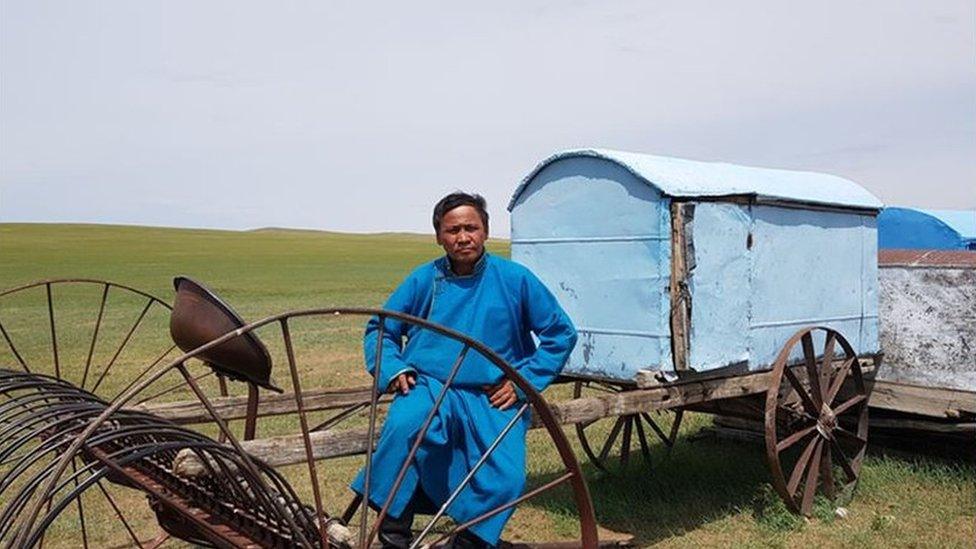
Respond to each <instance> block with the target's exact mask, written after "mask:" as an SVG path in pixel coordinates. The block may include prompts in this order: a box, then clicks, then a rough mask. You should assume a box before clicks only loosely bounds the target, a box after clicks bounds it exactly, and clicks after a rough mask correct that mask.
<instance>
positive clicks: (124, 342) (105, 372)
mask: <svg viewBox="0 0 976 549" xmlns="http://www.w3.org/2000/svg"><path fill="white" fill-rule="evenodd" d="M155 302H156V300H155V299H153V298H149V300H148V301H147V302H146V306H145V307H143V308H142V312H141V313H139V318H137V319H136V322H135V324H133V325H132V328H129V333H127V334H125V339H123V340H122V344H121V345H119V348H118V349H116V351H115V354H114V355H112V360H110V361H109V362H108V365H107V366H105V369H104V370H102V375H100V376H99V377H98V381H96V382H95V385H94V386H92V388H91V392H93V393H94V392H95V391H97V390H98V386H99V385H101V384H102V381H103V380H104V379H105V376H106V375H108V372H109V370H111V369H112V366H114V365H115V361H116V360H117V359H118V358H119V355H120V354H122V350H123V349H125V346H126V345H128V344H129V340H130V339H132V334H133V333H135V331H136V328H138V327H139V324H141V323H142V319H143V318H145V317H146V313H147V312H149V308H150V307H152V306H153V303H155Z"/></svg>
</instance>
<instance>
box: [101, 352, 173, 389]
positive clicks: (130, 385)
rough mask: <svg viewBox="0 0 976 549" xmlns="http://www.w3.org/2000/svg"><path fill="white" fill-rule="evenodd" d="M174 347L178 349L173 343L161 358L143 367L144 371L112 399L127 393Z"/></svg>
mask: <svg viewBox="0 0 976 549" xmlns="http://www.w3.org/2000/svg"><path fill="white" fill-rule="evenodd" d="M174 349H176V344H173V345H171V346H170V348H169V349H166V351H165V352H164V353H163V354H161V355H159V358H157V359H156V360H154V361H152V363H151V364H150V365H149V366H146V367H145V369H143V370H142V372H140V373H139V375H137V376H136V377H135V378H133V379H132V381H130V382H129V384H128V385H126V386H125V388H123V389H122V390H121V391H119V392H118V393H116V394H115V396H113V397H112V398H111V399H110V400H115V399H117V398H119V397H120V396H122V394H123V393H125V392H126V391H128V390H129V389H131V388H132V386H133V385H135V384H136V383H139V380H140V379H142V378H143V376H145V375H146V374H148V373H149V371H150V370H152V369H153V367H154V366H156V365H157V364H159V363H160V362H161V361H162V360H163V359H164V358H166V355H168V354H170V353H172V352H173V350H174ZM150 400H151V399H150Z"/></svg>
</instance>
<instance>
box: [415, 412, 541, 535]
mask: <svg viewBox="0 0 976 549" xmlns="http://www.w3.org/2000/svg"><path fill="white" fill-rule="evenodd" d="M528 407H529V403H528V402H526V403H525V404H523V405H522V406H521V407H520V408H519V409H518V412H516V413H515V415H514V416H513V417H512V419H511V420H510V421H509V422H508V424H507V425H505V428H504V429H502V432H501V433H499V435H498V436H497V437H495V440H493V441H492V443H491V445H490V446H489V447H488V449H487V450H485V453H484V454H482V456H481V458H479V459H478V462H477V463H475V464H474V467H472V468H471V470H470V471H469V472H468V474H467V475H466V476H465V477H464V480H462V481H461V483H460V484H458V487H457V488H455V489H454V491H453V492H451V495H450V497H448V498H447V501H445V502H444V504H443V505H441V507H440V509H438V510H437V513H436V514H435V515H434V516H433V517H432V518H431V519H430V522H428V523H427V526H426V527H424V529H423V531H421V532H420V534H419V535H418V536H417V538H416V539H415V540H414V542H413V544H412V545H411V546H410V549H414V548H415V547H417V546H418V544H419V543H420V542H421V541H423V539H424V538H425V537H427V534H428V533H429V532H430V530H431V528H433V527H434V523H436V522H437V520H438V519H440V518H441V517H442V516H444V513H446V512H447V508H448V507H450V506H451V504H452V503H454V500H456V499H457V498H458V496H459V495H461V491H462V490H464V489H465V488H466V487H467V486H468V483H470V482H471V479H473V478H474V475H475V474H476V473H477V472H478V470H479V469H481V466H482V465H484V464H485V462H487V461H488V458H489V457H490V456H491V454H492V453H493V452H494V451H495V448H498V445H499V444H501V442H502V439H504V438H505V436H506V435H508V433H509V432H510V431H511V430H512V427H515V425H516V424H517V423H518V422H519V420H521V419H522V414H524V413H525V410H526V409H528Z"/></svg>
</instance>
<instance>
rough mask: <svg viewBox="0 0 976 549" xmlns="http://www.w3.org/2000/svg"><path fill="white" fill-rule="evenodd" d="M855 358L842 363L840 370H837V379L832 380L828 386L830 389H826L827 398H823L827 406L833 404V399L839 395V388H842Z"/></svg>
mask: <svg viewBox="0 0 976 549" xmlns="http://www.w3.org/2000/svg"><path fill="white" fill-rule="evenodd" d="M856 360H857V357H851V358H849V359H847V360H845V361H844V364H842V365H841V367H840V369H839V370H837V377H835V378H834V380H833V382H832V383H831V384H830V388H829V389H827V396H826V397H824V402H826V403H827V405H828V406H829V405H831V404H833V403H834V399H836V398H837V394H838V393H840V388H841V387H843V386H844V381H845V380H846V379H847V374H849V373H850V372H851V367H852V366H854V362H855V361H856Z"/></svg>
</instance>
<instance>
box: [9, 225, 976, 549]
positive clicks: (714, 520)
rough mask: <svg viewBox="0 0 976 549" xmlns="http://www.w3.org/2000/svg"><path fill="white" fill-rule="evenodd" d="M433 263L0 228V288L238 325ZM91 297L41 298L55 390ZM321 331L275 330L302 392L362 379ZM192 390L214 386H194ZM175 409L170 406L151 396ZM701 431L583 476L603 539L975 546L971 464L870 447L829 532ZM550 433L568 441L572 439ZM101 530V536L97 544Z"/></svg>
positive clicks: (558, 528)
mask: <svg viewBox="0 0 976 549" xmlns="http://www.w3.org/2000/svg"><path fill="white" fill-rule="evenodd" d="M489 248H490V249H491V251H493V252H494V253H498V254H501V255H507V253H508V246H507V243H505V242H493V243H490V245H489ZM438 251H439V250H438V248H437V247H436V245H435V244H434V243H433V239H432V238H430V237H426V236H418V235H403V234H383V235H346V234H334V233H324V232H311V231H286V230H261V231H250V232H229V231H205V230H177V229H157V228H143V227H117V226H96V225H30V224H0V288H8V287H12V286H16V285H20V284H24V283H27V282H30V281H34V280H38V279H46V278H60V277H89V278H98V279H108V280H112V281H115V282H118V283H122V284H126V285H129V286H132V287H135V288H139V289H142V290H145V291H147V292H150V293H152V294H155V295H158V296H159V297H161V298H162V299H164V300H169V299H171V297H172V278H173V276H175V275H181V274H182V275H188V276H191V277H193V278H195V279H197V280H200V281H202V282H204V283H206V284H207V285H208V286H210V287H211V288H213V289H214V290H215V291H217V292H218V293H219V294H220V295H221V296H222V297H223V298H225V299H226V300H227V301H228V302H229V303H231V304H232V305H233V306H234V307H235V308H236V309H237V311H238V312H239V313H240V314H241V315H242V316H243V317H244V318H246V319H249V320H256V319H258V318H262V317H264V316H267V315H271V314H274V313H279V312H283V311H287V310H291V309H299V308H313V307H325V306H380V305H381V304H382V302H383V300H384V298H385V297H386V295H387V294H388V293H389V292H390V291H391V290H392V289H393V288H394V287H395V285H396V284H397V283H398V282H399V280H401V279H402V278H403V277H404V276H405V275H406V274H407V273H408V272H409V270H410V269H411V268H413V267H414V266H415V265H417V264H418V263H420V262H422V261H424V260H426V259H428V258H431V257H434V256H435V255H436V254H437V253H438ZM93 290H94V291H93ZM100 291H101V290H100V287H85V286H84V285H82V286H79V287H70V288H65V289H62V288H60V287H58V288H57V289H56V290H55V292H54V293H53V296H52V299H53V300H54V303H55V309H56V311H57V324H58V333H57V339H58V341H59V346H60V348H59V361H60V363H61V364H62V365H64V371H65V373H64V375H65V377H67V378H68V379H72V380H73V381H74V382H75V383H76V384H80V382H81V380H82V377H84V374H83V373H82V368H81V367H80V366H81V365H83V364H84V363H85V362H86V358H87V353H88V351H89V349H88V341H89V338H90V333H91V326H92V325H93V322H94V318H95V314H96V312H97V310H98V308H99V295H100ZM45 300H46V296H45V295H44V289H43V287H41V288H38V289H36V290H31V291H30V292H24V293H23V295H18V296H13V297H10V296H8V298H0V321H2V322H4V324H5V326H7V329H8V331H9V332H10V335H11V337H12V338H14V340H15V341H17V342H18V350H19V351H20V352H21V354H22V357H23V358H24V359H25V360H26V361H28V362H29V363H30V364H32V365H38V368H51V367H52V363H53V359H52V358H51V356H50V355H51V350H50V347H51V346H50V335H49V331H48V316H47V314H48V313H47V309H46V306H45ZM144 304H145V300H144V299H141V298H134V297H132V296H127V295H125V294H124V292H118V293H116V292H114V291H113V293H112V295H111V297H110V299H109V301H108V306H107V307H106V310H105V319H106V320H105V326H106V327H105V328H104V331H103V335H102V336H101V337H102V338H103V339H104V345H103V344H101V341H100V344H99V345H98V346H97V348H95V349H94V350H93V352H92V354H93V359H92V360H91V361H90V362H91V363H92V364H95V365H96V366H95V367H93V369H92V371H91V372H90V374H89V376H90V377H88V378H87V385H86V386H87V387H91V386H92V383H93V378H97V377H98V375H99V374H100V373H101V372H102V371H104V370H103V369H102V370H100V368H102V366H101V365H105V364H108V363H111V362H112V355H113V354H114V349H115V348H116V346H117V345H116V344H117V342H118V341H121V340H122V339H124V337H125V332H126V329H127V328H128V327H129V326H131V324H132V322H133V319H135V318H137V317H138V314H139V312H140V310H141V309H142V307H143V306H144ZM166 313H167V311H166V310H165V308H163V307H160V306H152V307H151V308H150V309H149V313H148V314H147V315H146V317H145V319H144V320H143V321H142V322H141V324H140V327H139V330H138V333H137V337H134V338H133V340H132V343H131V345H129V346H128V347H127V348H126V349H125V351H124V353H122V354H121V355H120V356H119V357H118V360H117V361H116V363H115V364H117V365H116V366H115V367H114V368H113V369H112V370H111V375H105V376H104V379H102V383H101V385H100V387H99V389H98V391H96V392H99V394H106V395H108V396H111V395H112V394H114V393H115V392H117V391H118V390H119V389H121V388H122V387H124V386H125V384H126V383H127V380H129V379H131V377H132V376H133V375H134V372H136V371H138V370H139V369H140V368H141V367H142V366H144V365H146V364H148V363H149V362H150V361H151V360H152V359H153V358H155V357H156V356H158V353H159V349H164V350H165V348H166V345H167V344H168V341H167V338H168V331H167V328H166V322H167V314H166ZM326 320H329V321H328V322H325V321H323V322H318V321H308V322H296V323H295V325H294V326H293V335H294V337H295V341H296V347H297V351H298V364H299V369H300V372H301V375H302V379H303V384H304V386H303V388H304V389H312V388H317V387H343V386H358V385H363V384H365V383H367V381H368V377H367V376H366V374H365V373H364V372H363V371H362V367H361V366H360V364H361V358H360V357H361V351H360V342H359V338H360V334H361V325H362V319H359V318H349V319H346V318H339V319H326ZM276 329H277V328H276V327H275V326H270V327H269V328H268V329H266V330H263V331H262V332H261V336H262V338H263V339H264V340H265V341H266V343H267V344H268V346H269V348H270V349H271V352H272V355H273V357H274V360H275V364H276V371H275V372H274V378H275V380H276V381H277V382H278V383H279V384H282V385H285V384H286V382H287V379H288V374H287V373H286V369H285V368H284V367H283V366H282V365H284V364H287V362H286V361H285V359H284V356H283V350H282V346H281V344H280V333H278V332H277V331H276ZM150 357H151V358H150ZM0 365H2V366H4V367H13V366H16V358H15V357H14V356H13V355H12V354H11V353H10V352H9V350H8V349H6V348H4V346H3V345H2V341H0ZM72 376H74V377H72ZM164 381H165V380H164ZM170 381H175V380H170ZM208 390H215V387H214V385H213V384H212V383H211V384H210V385H208ZM547 396H548V397H550V398H552V399H563V398H568V396H569V394H568V387H565V386H560V387H555V388H553V389H551V390H550V391H549V393H547ZM185 397H186V395H185V394H181V393H180V392H173V393H171V394H169V395H167V396H166V397H165V398H169V399H180V398H185ZM313 419H315V418H313ZM354 421H359V422H361V421H362V418H358V419H356V420H354ZM709 423H710V420H709V418H708V417H707V416H694V415H693V416H692V417H691V419H690V420H686V422H685V424H684V427H683V429H682V433H681V438H680V439H679V441H678V444H677V445H676V447H675V449H674V450H673V451H672V452H670V453H668V452H666V451H665V449H664V447H663V446H662V445H660V444H654V445H653V448H652V452H651V453H652V460H651V463H650V464H649V465H645V464H643V463H642V462H641V460H640V459H635V460H634V461H635V462H636V466H632V467H631V468H629V469H627V470H625V471H619V472H617V474H612V475H607V474H603V473H600V472H599V471H598V470H597V469H595V468H593V467H592V466H590V465H588V464H584V470H585V471H586V473H587V477H588V483H589V487H590V491H591V494H592V496H593V500H594V504H595V506H596V511H597V516H598V520H599V522H600V524H601V526H602V528H603V534H604V535H605V536H616V535H627V536H633V540H634V543H635V544H636V545H638V546H662V547H698V546H745V547H752V546H755V547H787V546H820V547H877V546H885V547H892V546H894V547H972V546H973V543H974V540H976V467H974V466H973V464H972V461H969V462H966V463H962V462H958V461H956V462H952V461H944V460H939V459H934V458H925V457H907V458H906V457H904V455H899V456H897V457H896V456H892V455H886V454H885V453H883V452H880V451H872V452H871V453H870V454H869V456H868V458H867V459H866V461H865V464H864V467H863V469H862V480H861V483H860V486H859V488H858V490H857V492H856V495H855V498H854V500H853V501H852V502H850V503H849V504H848V505H847V509H848V511H849V513H848V516H847V518H844V519H839V518H835V515H834V507H833V506H832V505H830V503H829V502H826V501H820V502H818V504H817V507H816V514H815V517H814V518H812V519H801V518H797V517H794V516H792V515H790V514H789V513H788V512H786V511H785V509H784V507H783V505H782V504H781V503H780V502H779V501H778V499H777V498H776V497H775V496H774V495H773V493H772V491H771V489H770V488H769V487H768V482H767V481H768V473H767V472H766V468H765V463H764V459H763V452H762V448H761V447H760V446H758V445H754V444H750V443H734V442H729V441H724V440H717V439H715V438H712V437H708V436H701V435H702V432H703V429H705V428H706V427H707V426H708V425H709ZM296 431H297V426H296V424H295V423H294V420H293V419H291V418H276V419H273V420H270V421H267V422H263V423H262V424H261V425H260V426H259V433H258V434H259V436H271V435H275V434H281V433H287V432H296ZM568 433H570V435H571V436H570V439H571V440H573V439H574V437H575V435H572V430H571V429H569V430H568ZM529 443H530V450H531V456H532V457H531V459H530V465H529V482H530V485H532V486H535V485H540V484H543V483H545V482H547V481H549V480H551V478H552V476H553V475H554V474H555V473H556V472H557V471H558V468H559V464H558V462H557V458H556V456H555V451H554V450H553V449H552V448H551V447H550V445H549V444H548V441H547V439H546V438H545V436H544V433H541V432H538V431H537V432H534V433H532V434H531V435H530V441H529ZM577 455H579V456H581V455H582V453H581V452H579V451H578V452H577ZM358 464H359V461H357V460H355V459H352V458H348V459H341V460H334V461H329V462H327V465H324V466H323V467H322V468H321V469H322V470H323V471H324V473H323V489H324V493H325V497H326V500H327V501H328V502H330V504H331V508H332V509H336V508H341V507H342V506H343V505H344V504H345V503H346V501H348V491H347V490H346V488H345V483H346V482H347V481H348V478H349V476H350V475H351V474H352V473H353V472H354V471H355V470H356V468H357V467H358ZM286 474H287V475H288V477H289V479H290V480H291V482H292V483H293V485H295V486H296V488H297V489H298V491H299V492H300V493H301V494H302V495H304V496H307V495H308V494H309V492H310V488H309V483H308V481H307V476H306V475H307V473H306V472H304V471H303V470H302V468H300V467H289V468H287V470H286ZM118 497H119V498H120V499H121V498H125V499H124V500H125V501H126V507H127V508H130V506H131V509H133V513H134V514H137V515H140V516H139V519H138V520H139V521H142V522H144V523H145V524H143V527H144V528H146V529H147V530H146V531H151V530H152V528H153V525H152V515H151V513H149V512H148V511H147V510H142V511H140V509H143V508H144V507H145V503H144V499H142V498H141V497H139V496H137V495H133V494H131V493H129V494H119V495H118ZM86 498H87V499H86V500H85V504H86V505H87V506H88V508H89V512H88V515H89V523H90V524H95V525H96V527H95V528H94V529H93V530H94V531H95V532H96V534H98V532H100V531H101V530H100V529H99V528H100V527H99V526H98V524H99V522H100V521H105V522H106V523H111V522H112V520H111V515H110V510H108V509H106V508H105V505H104V504H100V503H99V500H98V499H97V498H95V497H94V496H88V495H87V494H86ZM3 503H4V502H0V508H2V507H3ZM99 505H101V507H99ZM571 508H572V506H571V504H570V501H569V499H568V497H567V494H566V492H565V491H557V492H554V493H551V495H549V494H547V495H546V496H544V497H542V498H539V499H537V500H533V501H531V502H529V503H527V504H525V505H523V506H522V507H521V508H520V509H519V510H518V511H517V512H516V514H515V516H514V517H513V519H512V521H511V522H510V523H509V527H508V530H507V532H506V538H508V539H536V540H539V539H543V540H548V539H570V538H572V536H573V534H574V532H575V531H576V528H577V524H576V520H575V517H574V515H573V514H572V512H571ZM140 513H141V514H140ZM69 515H70V516H69ZM75 520H76V519H75V518H74V515H71V514H70V513H65V519H64V520H60V521H58V522H57V523H56V524H55V525H54V527H53V528H52V533H51V536H49V543H48V544H46V546H71V547H73V546H79V543H78V540H77V534H76V529H77V526H76V524H75ZM110 530H111V529H110V528H108V526H106V528H105V531H106V532H108V531H110ZM98 535H101V534H98ZM109 535H110V534H108V533H106V534H105V536H109ZM122 541H124V539H122V540H118V539H108V537H105V538H97V539H95V540H91V546H93V547H102V546H113V545H118V544H119V543H120V542H122Z"/></svg>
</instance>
